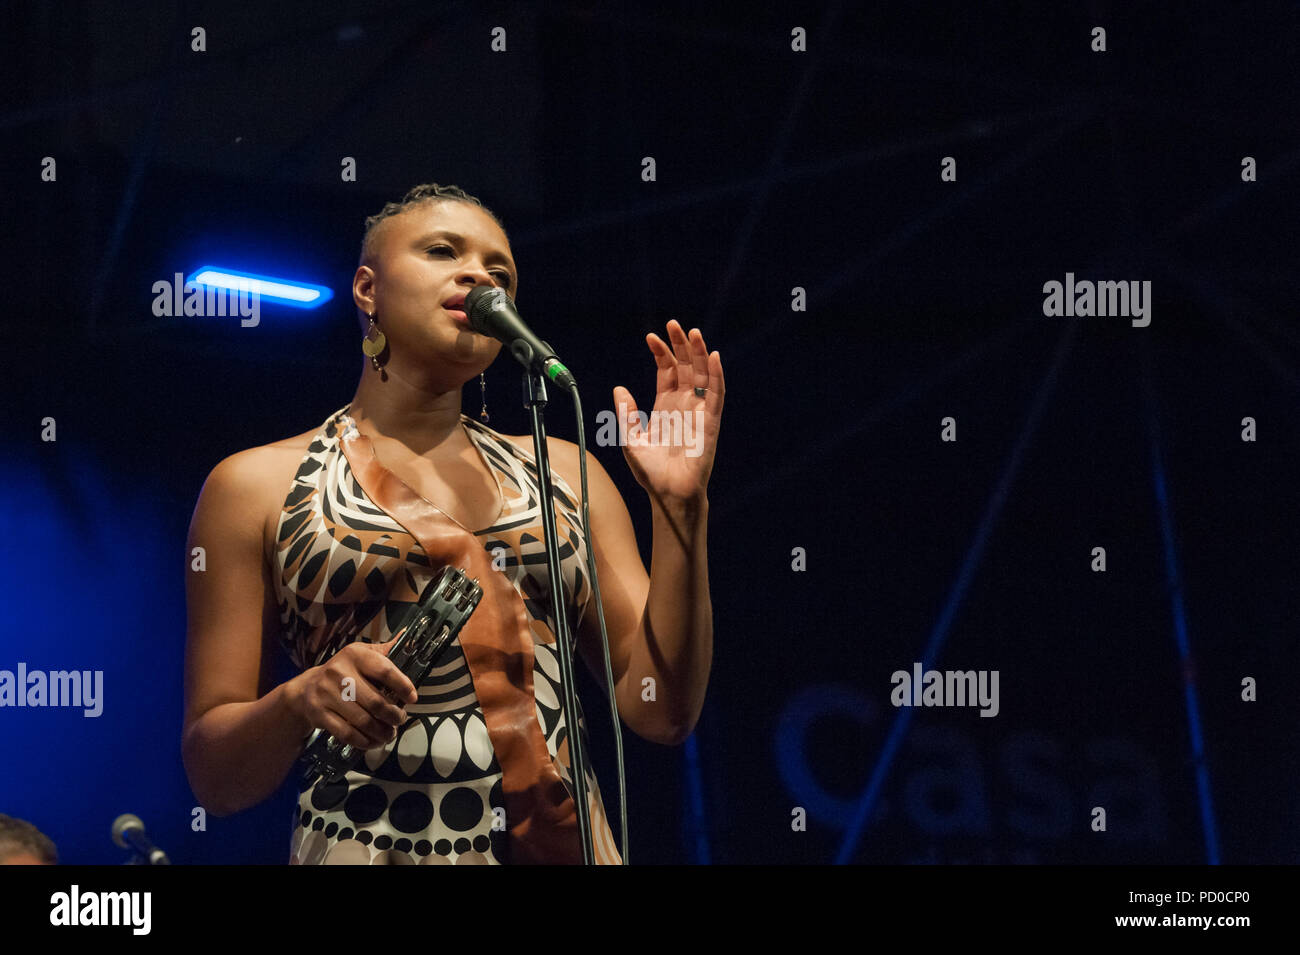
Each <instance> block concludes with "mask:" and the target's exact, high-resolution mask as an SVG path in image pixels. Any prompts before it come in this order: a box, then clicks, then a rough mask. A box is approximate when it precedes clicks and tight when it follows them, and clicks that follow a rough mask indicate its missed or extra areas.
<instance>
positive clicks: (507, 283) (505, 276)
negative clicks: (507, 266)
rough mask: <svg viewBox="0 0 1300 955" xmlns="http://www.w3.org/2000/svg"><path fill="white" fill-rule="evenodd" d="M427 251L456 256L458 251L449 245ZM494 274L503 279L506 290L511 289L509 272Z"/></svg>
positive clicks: (433, 247) (437, 246) (436, 246)
mask: <svg viewBox="0 0 1300 955" xmlns="http://www.w3.org/2000/svg"><path fill="white" fill-rule="evenodd" d="M426 251H428V252H450V253H451V254H452V255H455V254H456V250H455V249H453V248H452V247H451V246H449V245H435V246H432V247H431V248H429V249H428V250H426ZM492 274H493V275H498V276H500V277H501V284H502V285H503V286H504V287H505V288H510V287H511V281H510V273H509V272H501V271H496V272H493V273H492Z"/></svg>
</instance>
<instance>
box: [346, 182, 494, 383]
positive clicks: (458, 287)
mask: <svg viewBox="0 0 1300 955" xmlns="http://www.w3.org/2000/svg"><path fill="white" fill-rule="evenodd" d="M518 282H519V277H518V272H517V271H516V269H515V262H514V257H513V255H512V254H511V251H510V240H509V238H507V236H506V232H505V229H504V228H502V226H501V223H500V221H499V220H498V219H497V217H496V216H495V215H493V213H492V212H491V210H489V209H487V208H486V207H485V206H484V205H483V204H482V203H481V202H480V201H479V200H478V199H476V198H475V197H474V196H471V195H468V194H467V193H465V192H464V191H463V190H461V189H459V188H458V187H456V186H440V185H438V184H436V183H430V184H426V185H422V186H416V187H415V188H414V189H411V190H410V191H409V192H407V193H406V195H405V196H403V197H402V199H401V201H400V202H390V203H388V204H386V205H385V206H384V208H383V209H382V210H380V211H379V212H378V213H377V214H376V215H373V216H371V217H370V218H368V219H367V220H366V233H365V237H364V238H363V239H362V242H361V261H360V263H359V264H358V266H357V271H356V274H355V275H354V276H353V278H352V298H353V301H354V302H355V303H356V306H357V313H358V319H359V321H360V323H361V329H362V334H365V332H366V330H367V329H368V328H369V325H370V319H371V317H372V316H373V318H374V322H375V325H376V326H378V328H379V330H380V331H382V332H383V334H384V336H385V338H386V339H387V342H388V345H387V349H386V351H385V353H384V354H382V355H380V356H379V360H380V362H381V363H382V365H383V368H384V370H385V372H387V373H388V374H396V375H399V376H401V377H402V378H403V379H405V380H407V381H410V382H412V383H416V384H418V385H420V386H421V387H425V388H430V389H432V390H438V391H450V390H453V389H456V388H459V387H460V386H461V385H463V384H464V383H465V382H466V381H469V380H470V379H471V378H473V377H475V376H476V375H478V373H479V372H480V371H482V370H483V369H484V368H486V367H487V366H488V365H490V364H491V363H492V361H493V359H495V358H496V356H497V353H498V352H500V350H501V343H500V342H499V341H497V340H496V339H494V338H488V337H486V336H483V335H478V334H475V333H474V332H471V331H470V330H469V327H468V326H467V325H465V324H464V323H462V322H460V321H458V320H457V318H456V317H455V316H453V315H452V314H451V312H450V311H448V310H447V309H446V308H445V307H444V303H446V302H448V301H449V300H451V299H454V298H461V297H463V296H465V295H467V294H468V293H469V292H470V291H471V290H472V289H473V288H475V286H478V285H498V286H500V287H501V288H504V289H505V290H506V292H507V293H509V295H510V297H511V298H515V297H517V295H518ZM367 373H369V371H367Z"/></svg>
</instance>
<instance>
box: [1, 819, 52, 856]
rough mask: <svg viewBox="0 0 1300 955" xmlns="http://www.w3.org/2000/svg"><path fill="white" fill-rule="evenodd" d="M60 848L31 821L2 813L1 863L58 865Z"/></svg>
mask: <svg viewBox="0 0 1300 955" xmlns="http://www.w3.org/2000/svg"><path fill="white" fill-rule="evenodd" d="M58 862H59V853H58V850H57V849H55V848H54V843H53V842H51V841H50V839H49V837H48V836H46V835H45V834H44V833H43V832H41V831H40V830H39V829H37V828H36V827H35V826H33V825H32V824H31V823H30V822H26V821H25V820H22V819H14V818H13V817H11V816H6V815H4V814H3V813H0V865H57V864H58Z"/></svg>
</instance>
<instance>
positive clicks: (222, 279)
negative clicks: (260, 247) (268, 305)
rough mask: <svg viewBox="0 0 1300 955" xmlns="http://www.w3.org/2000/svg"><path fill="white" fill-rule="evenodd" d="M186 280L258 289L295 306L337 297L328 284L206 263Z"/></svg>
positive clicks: (309, 305)
mask: <svg viewBox="0 0 1300 955" xmlns="http://www.w3.org/2000/svg"><path fill="white" fill-rule="evenodd" d="M186 282H193V283H194V284H195V285H204V286H209V287H211V288H219V289H234V290H236V291H241V292H245V291H246V292H255V293H256V294H257V296H258V298H259V299H260V300H261V301H264V302H275V303H277V304H280V305H288V306H290V307H292V308H317V307H318V306H321V305H324V304H325V303H326V302H328V301H329V300H330V299H332V298H333V297H334V293H333V292H331V291H330V290H329V289H328V288H326V287H325V286H324V285H314V284H312V283H311V282H298V281H295V280H293V279H284V278H275V277H273V276H270V275H256V274H254V273H252V272H241V271H239V270H237V269H227V268H222V267H219V266H215V265H205V266H203V267H202V268H199V269H195V270H194V273H193V274H192V275H190V277H189V278H188V279H186Z"/></svg>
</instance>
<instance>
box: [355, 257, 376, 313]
mask: <svg viewBox="0 0 1300 955" xmlns="http://www.w3.org/2000/svg"><path fill="white" fill-rule="evenodd" d="M352 301H354V302H356V303H357V308H359V309H361V311H363V312H365V313H366V314H367V315H373V314H374V313H375V271H374V269H372V268H371V267H370V266H368V265H359V266H357V271H356V274H355V275H353V276H352Z"/></svg>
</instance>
